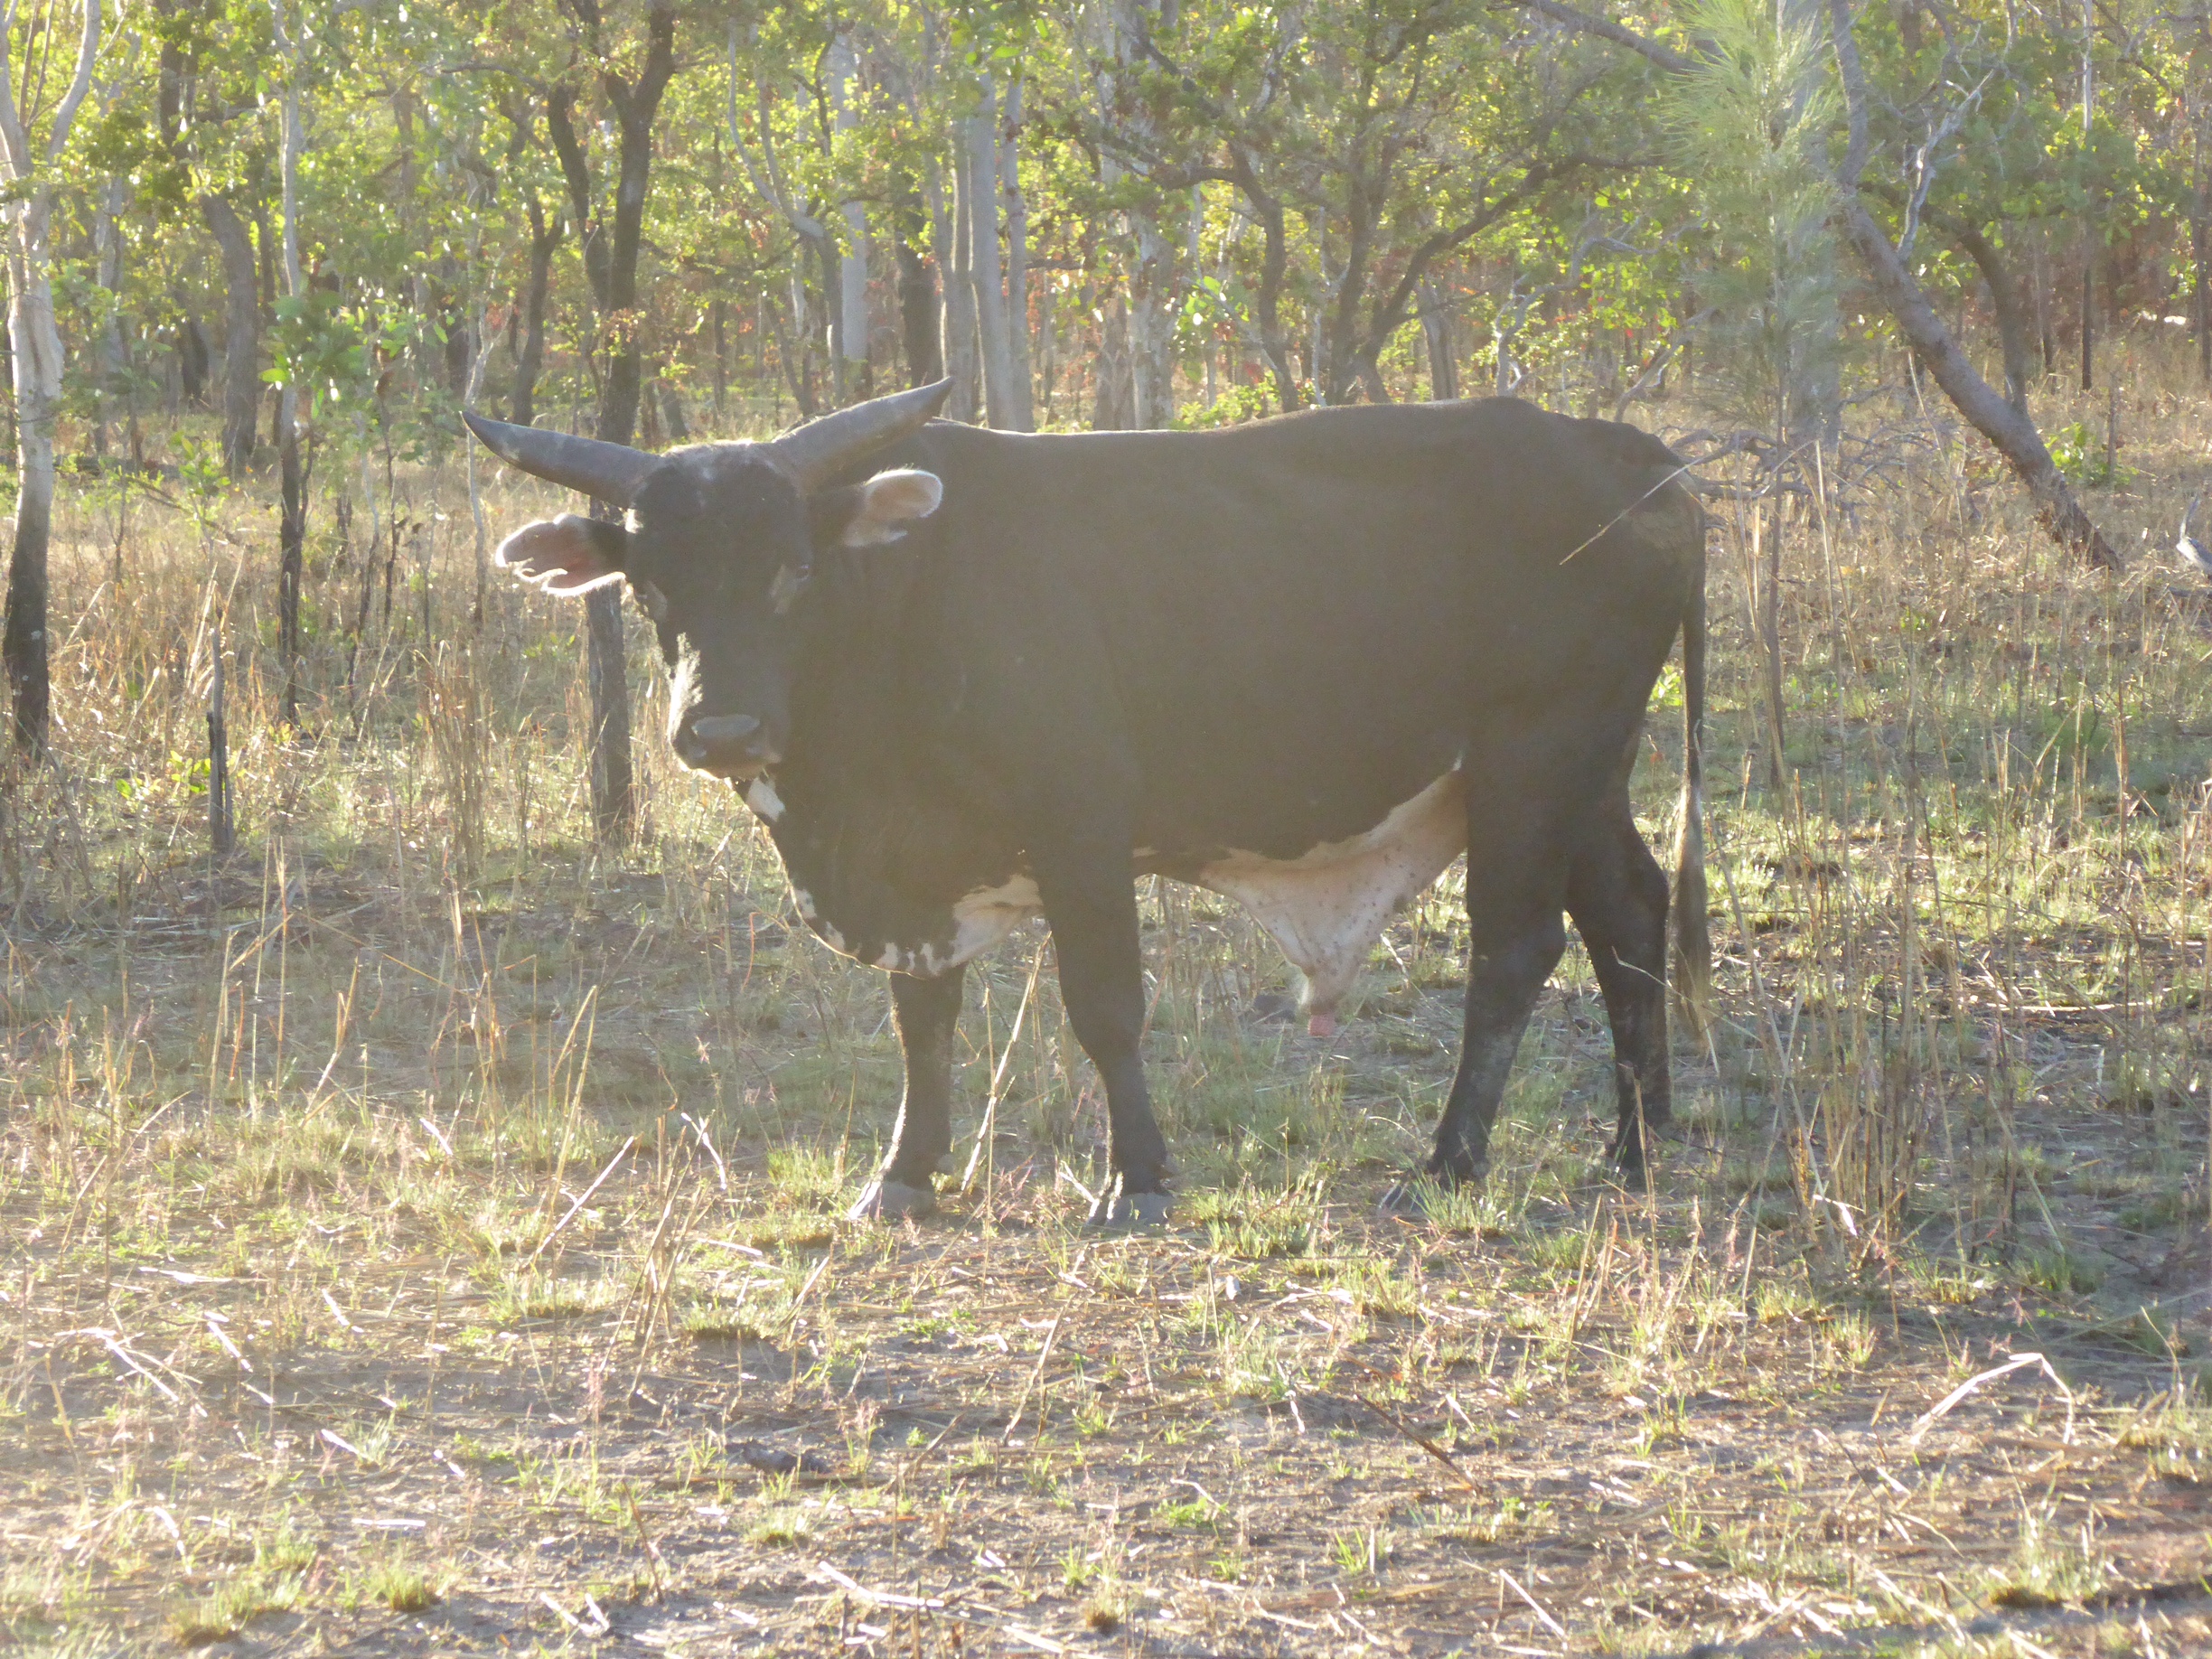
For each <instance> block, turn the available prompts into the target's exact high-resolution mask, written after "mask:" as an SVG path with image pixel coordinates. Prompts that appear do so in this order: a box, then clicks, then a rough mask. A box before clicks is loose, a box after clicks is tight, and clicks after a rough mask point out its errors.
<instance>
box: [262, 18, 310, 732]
mask: <svg viewBox="0 0 2212 1659" xmlns="http://www.w3.org/2000/svg"><path fill="white" fill-rule="evenodd" d="M269 21H270V22H271V23H272V24H274V26H275V29H276V34H277V52H279V54H280V55H281V56H282V57H283V59H284V68H285V82H284V101H283V111H284V145H283V152H282V153H283V164H282V176H283V181H284V241H283V248H284V285H285V297H286V298H287V299H289V300H290V301H291V302H292V303H293V304H294V305H299V304H300V303H302V302H303V301H304V300H305V297H306V294H307V285H306V282H305V279H304V278H303V277H302V276H301V274H300V252H299V163H300V151H301V149H302V148H303V146H304V145H305V142H306V139H305V135H304V134H303V133H302V131H301V129H300V91H299V82H300V73H301V65H300V46H299V42H298V41H297V39H295V36H294V35H293V33H292V30H291V28H290V25H289V20H288V19H287V18H286V15H285V5H284V0H269ZM303 21H304V20H303ZM299 415H300V411H299V388H298V387H296V386H295V385H294V384H292V383H291V381H289V380H287V381H286V383H285V386H284V389H283V391H282V392H281V393H280V394H279V395H278V398H277V473H278V477H279V480H280V486H279V487H280V489H281V492H282V494H283V501H284V505H283V509H282V516H281V518H280V520H279V528H278V530H277V545H278V555H277V558H278V564H277V654H278V655H279V656H281V657H282V658H283V659H284V676H285V682H284V721H285V724H286V726H298V724H299V692H300V684H299V680H300V589H301V587H302V586H304V585H305V576H306V563H307V469H306V467H305V464H304V463H303V461H302V459H301V455H300V418H299Z"/></svg>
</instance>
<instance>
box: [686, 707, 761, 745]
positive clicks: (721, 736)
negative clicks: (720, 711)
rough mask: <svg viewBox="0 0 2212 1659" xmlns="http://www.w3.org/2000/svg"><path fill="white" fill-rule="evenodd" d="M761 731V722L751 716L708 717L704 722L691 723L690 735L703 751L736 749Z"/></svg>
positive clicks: (695, 721)
mask: <svg viewBox="0 0 2212 1659" xmlns="http://www.w3.org/2000/svg"><path fill="white" fill-rule="evenodd" d="M759 730H760V722H759V721H758V720H756V719H755V718H754V717H752V716H751V715H741V714H737V715H708V717H706V718H705V719H703V720H694V721H692V722H691V726H690V734H691V736H692V738H693V740H694V741H695V742H697V743H698V745H699V746H700V747H701V748H703V749H706V750H708V751H713V750H726V749H734V748H736V746H737V745H740V744H742V743H744V742H745V740H746V739H747V738H749V737H751V736H753V735H754V734H755V732H757V731H759Z"/></svg>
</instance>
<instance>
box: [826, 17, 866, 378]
mask: <svg viewBox="0 0 2212 1659" xmlns="http://www.w3.org/2000/svg"><path fill="white" fill-rule="evenodd" d="M822 67H823V70H824V73H825V76H826V78H827V79H828V80H829V108H830V112H831V114H830V121H831V127H832V130H833V131H835V132H838V133H850V132H851V131H853V130H854V128H856V127H858V126H859V124H860V117H859V116H858V114H857V113H856V112H855V110H854V108H853V101H852V94H851V83H852V80H853V78H854V77H855V76H856V75H857V74H858V73H859V69H860V59H859V54H858V52H855V51H854V49H853V45H852V42H851V39H850V38H849V37H848V36H847V35H844V34H839V35H837V36H835V37H834V38H832V39H831V41H830V42H829V54H828V56H827V57H826V58H825V59H824V61H823V65H822ZM838 211H839V216H840V217H841V218H842V219H843V220H844V221H845V246H844V248H843V249H842V251H841V252H840V253H839V257H838V294H837V314H836V330H835V333H836V335H837V338H836V339H835V340H834V341H833V342H831V346H832V350H833V351H835V353H836V356H837V387H838V401H839V403H846V402H850V401H852V400H854V399H856V398H865V397H867V395H868V392H869V389H870V388H869V385H868V307H867V275H868V273H867V209H866V208H864V207H863V206H862V205H861V204H860V203H859V202H845V203H843V204H842V206H840V207H839V210H838Z"/></svg>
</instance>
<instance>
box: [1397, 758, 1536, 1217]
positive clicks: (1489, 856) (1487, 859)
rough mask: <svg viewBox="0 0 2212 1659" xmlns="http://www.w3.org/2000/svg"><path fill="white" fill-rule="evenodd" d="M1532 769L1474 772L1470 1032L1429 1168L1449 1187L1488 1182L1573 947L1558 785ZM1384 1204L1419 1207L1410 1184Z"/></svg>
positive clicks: (1470, 859) (1470, 812) (1471, 798)
mask: <svg viewBox="0 0 2212 1659" xmlns="http://www.w3.org/2000/svg"><path fill="white" fill-rule="evenodd" d="M1531 770H1532V769H1523V768H1519V767H1498V768H1495V769H1492V770H1488V771H1484V770H1477V769H1476V768H1475V767H1473V766H1472V765H1470V766H1469V769H1468V776H1469V789H1468V813H1467V923H1468V927H1469V933H1470V939H1469V944H1468V953H1467V1020H1466V1026H1465V1032H1466V1035H1465V1039H1464V1045H1463V1046H1462V1047H1461V1049H1460V1051H1459V1070H1458V1073H1457V1075H1455V1076H1454V1077H1453V1079H1452V1086H1451V1093H1450V1095H1449V1096H1448V1098H1447V1099H1446V1101H1445V1102H1444V1115H1443V1118H1442V1120H1440V1121H1439V1123H1438V1124H1437V1135H1436V1148H1435V1150H1434V1151H1433V1152H1432V1153H1431V1154H1430V1156H1429V1163H1428V1167H1427V1169H1426V1171H1425V1173H1426V1174H1427V1175H1428V1176H1429V1177H1430V1178H1431V1179H1433V1180H1435V1181H1436V1182H1437V1183H1438V1184H1439V1185H1440V1186H1459V1185H1461V1184H1464V1183H1473V1182H1476V1181H1479V1180H1480V1179H1481V1178H1482V1176H1483V1174H1484V1172H1485V1170H1486V1167H1488V1164H1489V1161H1490V1126H1491V1124H1492V1122H1493V1121H1494V1120H1495V1119H1496V1117H1497V1109H1498V1102H1499V1101H1500V1100H1502V1099H1503V1098H1504V1093H1505V1079H1506V1075H1507V1073H1510V1072H1511V1071H1512V1070H1513V1063H1514V1052H1515V1051H1516V1050H1517V1049H1519V1047H1520V1046H1521V1034H1522V1032H1523V1030H1525V1029H1526V1028H1527V1026H1528V1020H1529V1014H1530V1012H1531V1010H1532V1009H1533V1008H1535V1006H1536V998H1537V997H1538V996H1539V995H1540V994H1541V993H1542V990H1543V987H1544V981H1545V980H1546V979H1549V978H1550V977H1551V970H1552V969H1553V968H1554V967H1555V966H1556V965H1557V964H1558V962H1559V959H1560V953H1561V951H1564V950H1565V949H1566V947H1567V930H1566V925H1565V923H1564V922H1563V921H1562V920H1561V913H1562V912H1563V911H1564V910H1565V908H1566V896H1567V868H1568V861H1567V857H1566V854H1565V852H1564V850H1563V849H1562V848H1561V835H1560V832H1559V831H1560V826H1559V824H1558V823H1557V822H1556V821H1555V819H1554V815H1553V814H1552V813H1551V811H1545V810H1543V806H1544V804H1545V803H1547V802H1549V801H1553V800H1556V799H1557V798H1558V794H1557V789H1556V785H1553V786H1552V787H1551V788H1545V787H1542V784H1541V783H1538V782H1537V781H1535V780H1532V779H1531V778H1530V775H1529V774H1530V771H1531ZM1545 782H1549V781H1548V780H1546V781H1545ZM1501 802H1505V803H1511V804H1509V805H1505V806H1503V807H1501V806H1500V804H1499V803H1501ZM1532 809H1533V810H1532ZM1382 1203H1383V1207H1384V1208H1385V1209H1387V1210H1391V1211H1393V1212H1399V1213H1410V1212H1412V1211H1415V1210H1417V1209H1418V1208H1419V1207H1420V1200H1419V1197H1418V1195H1416V1194H1415V1193H1414V1192H1413V1191H1412V1190H1411V1188H1409V1187H1407V1186H1398V1187H1393V1188H1392V1190H1391V1192H1390V1194H1389V1195H1387V1196H1385V1197H1384V1199H1383V1201H1382Z"/></svg>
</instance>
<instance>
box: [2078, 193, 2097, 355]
mask: <svg viewBox="0 0 2212 1659" xmlns="http://www.w3.org/2000/svg"><path fill="white" fill-rule="evenodd" d="M2081 278H2082V280H2081V389H2082V390H2084V391H2088V390H2090V389H2092V388H2094V387H2095V384H2096V357H2095V343H2096V247H2095V243H2094V242H2092V241H2091V239H2090V237H2089V232H2088V230H2086V229H2084V230H2083V231H2082V272H2081Z"/></svg>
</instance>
